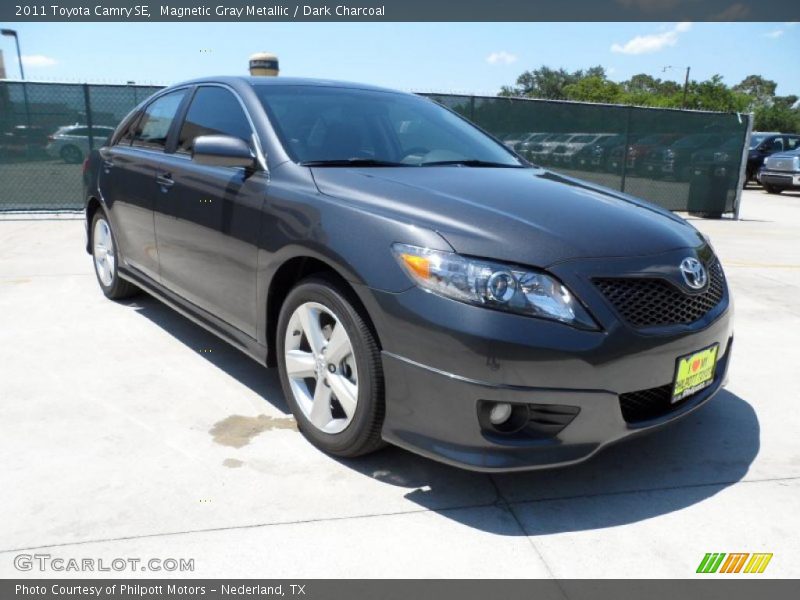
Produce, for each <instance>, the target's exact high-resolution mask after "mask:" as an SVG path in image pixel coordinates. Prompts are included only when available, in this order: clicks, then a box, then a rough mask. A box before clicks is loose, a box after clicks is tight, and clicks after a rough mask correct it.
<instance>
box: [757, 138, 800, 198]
mask: <svg viewBox="0 0 800 600" xmlns="http://www.w3.org/2000/svg"><path fill="white" fill-rule="evenodd" d="M760 183H761V185H763V186H764V190H766V191H767V192H768V193H770V194H780V193H781V192H783V191H784V190H797V189H800V148H795V149H794V150H792V151H791V152H778V153H775V154H773V155H772V156H769V157H767V158H766V160H764V165H763V167H762V169H761V172H760Z"/></svg>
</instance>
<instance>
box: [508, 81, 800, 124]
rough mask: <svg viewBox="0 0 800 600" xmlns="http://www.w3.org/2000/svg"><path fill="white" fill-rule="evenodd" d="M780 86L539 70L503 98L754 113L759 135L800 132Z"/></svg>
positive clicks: (797, 111) (793, 105) (799, 110)
mask: <svg viewBox="0 0 800 600" xmlns="http://www.w3.org/2000/svg"><path fill="white" fill-rule="evenodd" d="M777 88H778V84H777V83H776V82H774V81H772V80H770V79H765V78H764V77H762V76H761V75H748V76H747V77H745V78H744V79H743V80H742V81H741V82H739V83H737V84H736V85H734V86H728V85H727V84H725V82H723V80H722V76H721V75H714V76H713V77H711V78H710V79H706V80H704V81H696V80H689V81H688V83H687V85H686V86H685V89H684V85H682V84H680V83H677V82H675V81H669V80H663V79H660V78H658V77H653V76H652V75H648V74H646V73H640V74H638V75H634V76H633V77H631V78H630V79H628V80H627V81H622V82H616V81H611V80H610V79H609V78H608V76H607V74H606V70H605V68H603V67H601V66H596V67H592V68H590V69H585V70H584V69H579V70H577V71H572V72H570V71H567V70H565V69H552V68H550V67H540V68H538V69H534V70H532V71H525V72H524V73H522V74H521V75H520V76H519V77H518V78H517V81H516V84H515V85H513V86H503V87H502V89H501V90H500V94H499V95H500V96H510V97H523V98H541V99H546V100H574V101H578V102H600V103H610V104H630V105H636V106H656V107H664V108H687V109H695V110H715V111H724V112H752V113H754V114H755V121H754V127H753V128H754V129H755V130H756V131H780V132H783V133H798V132H800V103H798V97H797V96H795V95H789V96H778V95H777V93H776V92H777Z"/></svg>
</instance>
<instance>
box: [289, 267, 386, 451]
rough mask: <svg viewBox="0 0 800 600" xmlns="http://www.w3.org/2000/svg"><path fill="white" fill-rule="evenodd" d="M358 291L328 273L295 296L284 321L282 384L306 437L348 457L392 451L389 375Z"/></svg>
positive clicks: (302, 286) (297, 289)
mask: <svg viewBox="0 0 800 600" xmlns="http://www.w3.org/2000/svg"><path fill="white" fill-rule="evenodd" d="M355 306H356V303H355V302H354V299H353V296H352V292H350V290H348V289H346V288H345V286H343V285H342V284H340V283H339V282H338V281H336V280H335V279H334V278H333V277H326V276H324V275H322V276H320V275H318V276H313V277H310V278H308V279H305V280H303V281H301V282H300V283H299V284H297V286H295V288H294V289H293V290H292V291H291V292H289V295H288V296H287V298H286V300H285V301H284V303H283V306H282V307H281V312H280V317H279V318H278V333H277V338H278V339H277V343H276V352H277V358H278V370H279V373H280V379H281V386H282V388H283V393H284V395H285V396H286V400H287V403H288V404H289V408H290V409H291V411H292V413H293V414H294V417H295V419H296V420H297V424H298V428H299V429H300V431H301V432H302V433H303V435H304V436H305V437H306V439H308V441H310V442H311V443H312V444H314V445H315V446H316V447H317V448H319V449H321V450H323V451H324V452H327V453H328V454H332V455H335V456H341V457H355V456H361V455H364V454H369V453H370V452H374V451H375V450H378V449H379V448H381V447H382V446H384V445H385V443H384V442H383V440H382V439H381V427H382V426H383V416H384V395H383V369H382V367H381V360H380V350H379V349H378V344H377V341H376V339H375V336H374V334H373V333H372V329H371V328H370V326H369V324H368V321H367V317H366V315H362V314H361V313H360V312H359V310H358V309H357V308H356V307H355Z"/></svg>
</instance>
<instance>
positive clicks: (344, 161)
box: [300, 158, 408, 167]
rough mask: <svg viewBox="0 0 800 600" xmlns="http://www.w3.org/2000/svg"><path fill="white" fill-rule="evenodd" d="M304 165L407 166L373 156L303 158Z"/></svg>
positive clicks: (302, 163)
mask: <svg viewBox="0 0 800 600" xmlns="http://www.w3.org/2000/svg"><path fill="white" fill-rule="evenodd" d="M300 165H302V166H304V167H407V166H408V165H407V164H405V163H399V162H392V161H390V160H376V159H374V158H337V159H332V160H305V161H303V162H301V163H300Z"/></svg>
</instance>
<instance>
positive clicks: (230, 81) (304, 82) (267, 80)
mask: <svg viewBox="0 0 800 600" xmlns="http://www.w3.org/2000/svg"><path fill="white" fill-rule="evenodd" d="M201 83H223V84H227V85H230V86H231V87H234V88H236V87H239V86H241V85H248V86H251V87H262V86H270V87H292V86H313V87H328V88H343V89H354V90H367V91H375V92H391V93H394V94H404V93H406V92H401V91H399V90H393V89H390V88H384V87H379V86H376V85H370V84H367V83H354V82H349V81H335V80H333V79H313V78H306V77H263V76H262V77H250V76H232V75H220V76H214V77H201V78H197V79H191V80H189V81H182V82H181V83H178V84H175V85H174V86H170V87H176V86H181V85H198V84H201Z"/></svg>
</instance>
